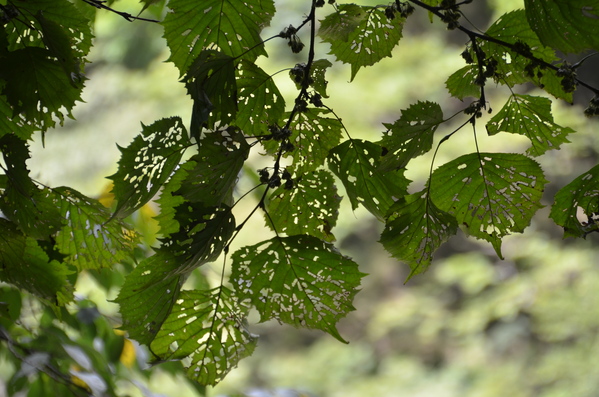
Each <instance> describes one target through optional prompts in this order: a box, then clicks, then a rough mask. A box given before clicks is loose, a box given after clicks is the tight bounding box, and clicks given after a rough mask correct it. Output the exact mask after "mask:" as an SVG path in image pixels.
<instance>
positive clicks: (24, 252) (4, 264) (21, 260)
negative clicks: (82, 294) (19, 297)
mask: <svg viewBox="0 0 599 397" xmlns="http://www.w3.org/2000/svg"><path fill="white" fill-rule="evenodd" d="M68 274H69V271H68V270H67V269H66V267H65V266H64V265H63V264H61V263H60V262H58V261H55V260H50V258H49V257H48V254H47V253H46V252H45V251H44V250H43V249H42V248H41V247H40V245H39V244H38V243H37V241H36V240H34V239H32V238H30V237H26V236H25V235H23V234H22V233H21V232H19V230H17V227H16V225H15V224H13V223H12V222H10V221H8V220H6V219H2V218H0V280H2V281H5V282H7V283H10V284H12V285H15V286H16V287H18V288H20V289H23V290H26V291H29V292H31V293H32V294H34V295H36V296H38V297H39V298H42V299H45V300H47V301H49V302H51V303H53V304H55V305H64V304H66V303H68V302H70V301H71V300H72V298H73V292H72V287H71V285H70V284H69V282H68V281H67V275H68Z"/></svg>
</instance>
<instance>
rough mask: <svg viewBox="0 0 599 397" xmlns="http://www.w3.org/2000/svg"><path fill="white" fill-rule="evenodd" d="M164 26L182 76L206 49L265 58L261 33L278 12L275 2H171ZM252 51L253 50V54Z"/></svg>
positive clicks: (174, 61)
mask: <svg viewBox="0 0 599 397" xmlns="http://www.w3.org/2000/svg"><path fill="white" fill-rule="evenodd" d="M168 7H169V8H170V9H171V10H172V11H171V13H169V14H168V15H167V16H166V18H165V20H164V22H162V25H163V26H164V37H165V38H166V42H167V44H168V46H169V48H170V50H171V57H170V58H169V60H170V61H172V62H173V63H174V64H175V65H176V66H177V68H179V71H180V72H181V75H183V74H184V73H186V72H187V69H188V68H189V65H191V63H192V62H193V60H194V59H195V58H196V57H197V56H198V55H199V54H200V52H202V50H204V49H212V50H219V51H222V52H223V53H224V54H226V55H229V56H232V57H238V56H241V55H244V54H245V57H246V59H250V60H255V59H256V58H257V57H258V56H259V55H266V52H265V51H264V47H263V46H256V45H257V44H259V43H260V42H261V39H260V31H261V30H262V29H263V28H264V27H265V26H268V24H269V23H270V20H271V18H272V17H273V15H274V13H275V7H274V2H273V1H272V0H239V1H232V0H203V1H202V2H201V3H198V2H197V1H196V0H172V1H170V2H169V3H168ZM250 49H252V50H251V51H250Z"/></svg>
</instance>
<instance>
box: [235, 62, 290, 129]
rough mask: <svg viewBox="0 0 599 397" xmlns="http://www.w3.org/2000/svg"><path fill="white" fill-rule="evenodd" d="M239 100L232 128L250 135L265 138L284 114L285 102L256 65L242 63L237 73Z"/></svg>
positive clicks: (271, 82) (270, 79) (271, 81)
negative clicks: (269, 128) (270, 127)
mask: <svg viewBox="0 0 599 397" xmlns="http://www.w3.org/2000/svg"><path fill="white" fill-rule="evenodd" d="M237 88H238V89H239V101H238V107H239V110H238V112H237V119H236V121H235V125H237V126H238V127H239V128H241V130H242V131H243V132H244V133H245V134H246V135H250V136H258V135H264V134H265V133H266V131H267V129H268V126H269V125H273V124H276V123H277V122H278V121H279V119H280V118H281V116H282V115H283V113H284V112H285V100H284V99H283V96H282V95H281V93H280V92H279V89H278V88H277V86H276V85H275V83H274V82H273V80H272V77H271V76H269V75H268V74H266V73H265V72H264V71H263V70H262V69H260V67H258V66H256V65H255V64H253V63H251V62H248V61H242V62H241V64H240V67H239V68H238V70H237Z"/></svg>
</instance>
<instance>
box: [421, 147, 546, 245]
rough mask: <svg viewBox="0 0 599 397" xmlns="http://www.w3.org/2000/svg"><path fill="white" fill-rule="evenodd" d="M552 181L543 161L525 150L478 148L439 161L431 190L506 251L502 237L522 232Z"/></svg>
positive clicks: (462, 221) (472, 229)
mask: <svg viewBox="0 0 599 397" xmlns="http://www.w3.org/2000/svg"><path fill="white" fill-rule="evenodd" d="M545 183H547V181H546V180H545V178H544V177H543V171H542V170H541V167H540V166H539V164H538V163H537V162H535V161H534V160H532V159H530V158H529V157H526V156H524V155H521V154H506V153H472V154H467V155H464V156H461V157H459V158H457V159H455V160H453V161H451V162H449V163H447V164H444V165H443V166H441V167H439V168H438V169H437V170H435V172H433V175H432V176H431V181H430V196H431V200H432V201H433V203H434V204H435V205H436V206H437V207H438V208H439V209H440V210H442V211H445V212H448V213H449V214H451V215H453V216H455V218H456V220H457V221H458V224H459V225H461V226H463V227H464V228H465V230H466V231H467V232H468V233H470V234H471V235H473V236H474V237H476V238H480V239H484V240H487V241H489V242H491V244H493V247H494V248H495V251H496V252H497V255H499V256H500V257H501V238H502V237H504V236H506V235H508V234H511V233H515V232H522V231H523V230H524V229H525V228H526V227H527V226H528V225H529V224H530V220H531V218H532V216H533V215H534V213H535V212H536V211H537V210H538V209H539V208H541V207H542V205H541V204H540V199H541V196H542V194H543V188H544V186H545Z"/></svg>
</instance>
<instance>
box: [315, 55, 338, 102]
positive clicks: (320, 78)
mask: <svg viewBox="0 0 599 397" xmlns="http://www.w3.org/2000/svg"><path fill="white" fill-rule="evenodd" d="M331 66H333V64H332V63H331V61H329V60H328V59H317V60H316V61H314V62H312V79H313V80H314V81H313V83H312V86H313V87H314V90H315V91H316V92H317V93H319V94H320V95H322V97H323V98H328V97H329V96H328V94H327V85H328V83H329V82H328V81H327V80H326V78H325V74H326V70H327V69H328V68H330V67H331Z"/></svg>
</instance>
